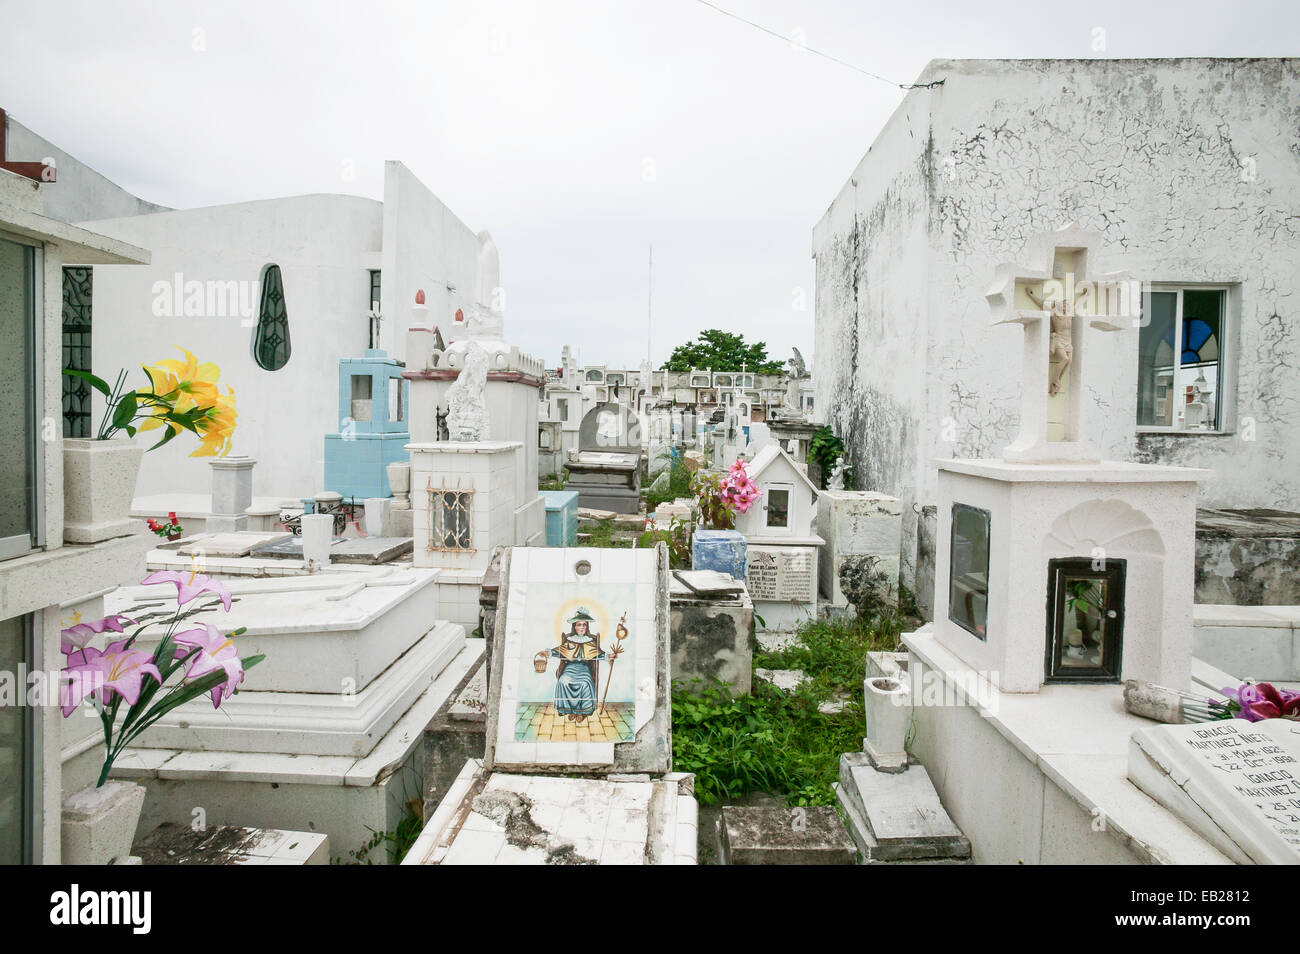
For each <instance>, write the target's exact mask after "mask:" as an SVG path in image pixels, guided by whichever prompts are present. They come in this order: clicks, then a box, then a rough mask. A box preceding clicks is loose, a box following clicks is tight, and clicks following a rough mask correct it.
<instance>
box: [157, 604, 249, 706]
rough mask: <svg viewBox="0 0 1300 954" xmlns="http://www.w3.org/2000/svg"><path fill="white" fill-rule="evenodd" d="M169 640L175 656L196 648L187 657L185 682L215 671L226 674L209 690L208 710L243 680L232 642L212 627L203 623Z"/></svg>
mask: <svg viewBox="0 0 1300 954" xmlns="http://www.w3.org/2000/svg"><path fill="white" fill-rule="evenodd" d="M172 639H173V640H174V641H175V642H176V644H177V646H178V647H184V650H182V649H178V650H177V655H178V656H179V655H181V654H182V651H189V650H193V649H197V650H198V652H196V653H194V655H193V656H191V657H190V663H189V668H188V669H186V671H185V681H186V682H193V681H194V680H195V679H198V678H199V677H200V676H206V675H207V674H208V673H210V672H216V671H217V670H218V669H221V670H224V671H225V673H226V681H225V682H223V683H221V684H220V685H218V686H214V687H213V688H212V692H211V693H210V695H211V696H212V708H214V709H217V708H220V707H221V703H222V702H224V701H225V700H226V699H229V698H230V697H231V696H232V695H234V694H235V687H236V686H238V685H239V684H240V683H241V682H243V681H244V664H243V663H242V662H241V661H240V659H239V653H238V651H237V650H236V649H235V641H234V639H232V638H231V637H230V636H227V635H225V634H224V633H222V632H221V631H220V630H219V629H217V628H216V627H215V626H210V625H208V624H207V623H204V624H203V625H202V627H200V628H198V629H190V630H186V631H185V632H183V633H177V634H176V635H175V636H173V637H172Z"/></svg>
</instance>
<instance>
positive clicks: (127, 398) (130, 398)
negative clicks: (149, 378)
mask: <svg viewBox="0 0 1300 954" xmlns="http://www.w3.org/2000/svg"><path fill="white" fill-rule="evenodd" d="M136 407H137V403H136V399H135V392H134V391H128V392H127V393H126V394H123V395H122V400H120V401H118V402H117V407H116V408H115V409H114V410H113V426H114V427H117V428H123V429H125V428H126V426H127V425H128V424H130V423H131V421H133V420H134V419H135V412H136Z"/></svg>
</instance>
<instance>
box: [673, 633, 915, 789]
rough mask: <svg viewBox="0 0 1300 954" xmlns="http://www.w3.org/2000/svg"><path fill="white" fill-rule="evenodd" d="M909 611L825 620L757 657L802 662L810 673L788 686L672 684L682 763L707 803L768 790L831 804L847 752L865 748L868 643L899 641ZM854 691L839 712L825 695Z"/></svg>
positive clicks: (782, 663) (775, 662)
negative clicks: (744, 688) (829, 709)
mask: <svg viewBox="0 0 1300 954" xmlns="http://www.w3.org/2000/svg"><path fill="white" fill-rule="evenodd" d="M903 625H904V620H903V619H902V618H893V617H891V618H889V619H886V620H873V621H870V622H868V621H863V620H860V619H838V620H817V621H813V622H809V623H807V624H805V625H804V627H803V628H802V629H801V630H800V631H799V637H800V643H799V644H796V645H794V646H792V647H790V648H789V649H786V650H783V651H782V652H779V653H760V654H758V655H757V656H756V657H755V659H754V665H755V666H757V667H762V668H771V669H802V670H803V671H804V672H805V673H806V674H807V675H808V676H809V677H810V679H809V681H808V682H807V683H805V684H803V685H801V686H800V687H799V688H798V689H797V690H795V691H794V692H790V693H786V692H782V691H781V690H779V689H777V688H775V687H773V686H771V685H769V684H767V683H763V682H757V681H756V682H755V684H754V693H753V695H748V696H735V695H732V693H731V690H730V689H729V688H728V687H727V686H724V685H722V684H721V683H715V684H714V685H712V686H710V687H708V688H707V689H705V690H704V691H703V692H700V693H698V694H693V693H690V692H687V691H685V688H684V687H681V686H675V687H674V692H673V769H674V770H675V771H679V772H694V773H695V794H696V796H697V797H698V798H699V800H700V804H701V805H715V804H719V803H726V802H728V801H731V800H734V799H737V798H740V797H742V796H745V795H748V794H750V793H752V792H766V793H768V794H770V795H775V796H778V797H781V798H784V799H785V800H786V802H787V803H788V804H790V805H832V804H834V802H835V793H834V790H833V789H832V787H831V786H832V785H833V784H834V783H835V782H836V780H837V778H838V774H839V760H840V756H841V755H842V754H843V753H845V752H856V751H858V750H859V749H861V748H862V733H863V725H862V723H863V718H864V714H863V702H862V679H863V669H864V665H865V661H866V654H867V652H868V650H893V649H897V648H898V633H899V632H900V631H901V629H902V626H903ZM833 698H839V699H843V700H846V704H845V706H844V708H843V709H842V710H841V711H839V712H836V713H823V712H820V711H818V705H819V704H821V703H823V702H826V701H828V700H831V699H833Z"/></svg>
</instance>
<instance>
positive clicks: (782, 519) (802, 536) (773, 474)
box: [736, 442, 826, 630]
mask: <svg viewBox="0 0 1300 954" xmlns="http://www.w3.org/2000/svg"><path fill="white" fill-rule="evenodd" d="M746 472H747V473H748V475H749V479H750V480H752V481H753V482H754V483H755V484H756V485H757V486H758V489H759V491H760V493H761V495H762V496H761V497H760V498H759V500H758V502H756V503H755V504H754V505H753V506H752V507H750V508H749V510H748V511H746V512H745V513H738V514H736V530H737V531H738V532H739V533H741V534H742V535H743V536H744V537H745V542H746V544H747V563H748V565H747V569H746V576H745V582H746V586H747V587H748V589H749V595H750V597H751V598H752V599H753V601H754V612H755V614H757V615H758V616H761V617H762V618H763V623H764V626H763V628H764V629H767V630H792V629H794V628H795V627H797V626H798V625H799V623H801V622H803V621H804V620H806V619H808V618H810V617H812V616H814V615H816V611H817V589H818V570H817V565H818V558H819V553H820V549H821V546H822V544H824V543H825V542H826V541H825V540H824V539H823V538H822V537H821V536H819V535H818V534H817V532H816V531H815V530H814V529H813V526H814V523H815V522H816V519H817V488H816V487H814V486H813V484H812V481H810V480H809V479H808V475H807V474H805V473H804V472H803V471H802V470H800V469H799V467H798V466H796V464H795V462H794V460H793V458H791V457H790V455H789V454H787V453H786V452H785V451H784V450H783V449H782V448H781V446H780V445H779V444H777V443H775V442H769V443H766V444H764V445H763V446H762V448H761V449H760V450H759V451H758V453H757V454H756V455H755V456H754V459H753V460H752V461H750V462H749V464H748V465H747V466H746Z"/></svg>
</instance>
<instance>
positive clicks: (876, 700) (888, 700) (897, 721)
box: [862, 676, 912, 772]
mask: <svg viewBox="0 0 1300 954" xmlns="http://www.w3.org/2000/svg"><path fill="white" fill-rule="evenodd" d="M862 691H863V697H864V699H865V700H866V710H867V737H866V738H865V739H863V740H862V750H863V751H864V752H865V753H866V754H867V757H868V758H869V759H870V760H871V764H872V765H874V766H875V767H876V768H877V769H879V770H880V771H882V772H890V771H895V772H901V771H903V770H904V769H906V768H907V749H906V743H907V729H908V726H909V725H911V722H912V693H911V690H910V689H908V687H907V684H906V683H904V682H901V681H900V680H898V679H893V678H891V677H889V676H875V677H872V678H870V679H867V680H866V681H865V682H863V684H862Z"/></svg>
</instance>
